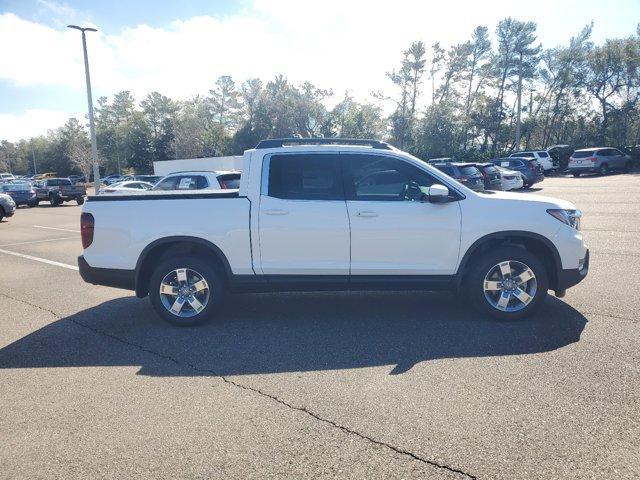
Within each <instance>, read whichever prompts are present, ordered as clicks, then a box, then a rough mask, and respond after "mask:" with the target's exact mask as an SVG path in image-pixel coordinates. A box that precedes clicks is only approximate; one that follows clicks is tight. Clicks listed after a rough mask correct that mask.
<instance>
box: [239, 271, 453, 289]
mask: <svg viewBox="0 0 640 480" xmlns="http://www.w3.org/2000/svg"><path fill="white" fill-rule="evenodd" d="M455 279H456V276H455V275H357V276H352V277H349V276H347V275H259V276H256V275H233V276H232V277H231V279H230V287H231V291H232V292H234V293H248V292H315V291H344V290H349V291H385V290H386V291H407V290H425V291H436V290H449V289H453V288H455V285H456V282H455Z"/></svg>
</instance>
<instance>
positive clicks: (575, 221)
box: [547, 208, 582, 230]
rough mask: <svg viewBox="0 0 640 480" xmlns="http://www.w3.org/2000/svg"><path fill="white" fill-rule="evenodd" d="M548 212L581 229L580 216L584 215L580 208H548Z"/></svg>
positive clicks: (566, 223)
mask: <svg viewBox="0 0 640 480" xmlns="http://www.w3.org/2000/svg"><path fill="white" fill-rule="evenodd" d="M547 213H548V214H549V215H551V216H552V217H554V218H557V219H558V220H560V221H561V222H562V223H564V224H565V225H569V226H570V227H572V228H575V229H576V230H580V218H581V217H582V212H581V211H580V210H564V209H560V208H558V209H555V208H550V209H549V210H547Z"/></svg>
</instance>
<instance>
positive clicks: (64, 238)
mask: <svg viewBox="0 0 640 480" xmlns="http://www.w3.org/2000/svg"><path fill="white" fill-rule="evenodd" d="M77 239H78V237H59V238H47V239H46V240H32V241H30V242H16V243H5V244H4V245H0V247H13V246H15V245H31V244H33V243H44V242H55V241H56V240H77Z"/></svg>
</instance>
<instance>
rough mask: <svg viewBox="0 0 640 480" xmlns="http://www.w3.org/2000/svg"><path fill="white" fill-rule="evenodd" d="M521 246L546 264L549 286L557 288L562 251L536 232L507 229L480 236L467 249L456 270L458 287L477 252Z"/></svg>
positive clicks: (553, 288)
mask: <svg viewBox="0 0 640 480" xmlns="http://www.w3.org/2000/svg"><path fill="white" fill-rule="evenodd" d="M505 245H509V246H520V247H523V248H525V250H527V251H530V252H531V253H533V254H535V255H536V256H537V257H538V258H539V259H540V261H541V262H542V264H543V265H544V266H545V268H546V270H547V273H548V275H549V288H550V289H552V290H555V289H556V286H557V283H558V278H559V273H560V271H561V270H562V260H561V259H560V253H559V252H558V249H557V248H556V246H555V245H554V244H553V242H552V241H551V240H549V239H548V238H547V237H545V236H543V235H540V234H538V233H534V232H526V231H520V230H507V231H502V232H494V233H490V234H488V235H485V236H483V237H480V238H479V239H477V240H476V241H475V242H473V243H472V244H471V246H470V247H469V248H468V249H467V251H466V252H465V254H464V256H463V257H462V260H461V261H460V264H459V266H458V271H457V272H456V287H457V288H460V287H461V286H462V282H463V280H464V277H465V275H466V273H467V272H468V271H469V268H470V267H471V266H472V265H473V262H474V259H475V256H476V254H478V253H481V252H482V251H486V250H488V249H490V248H498V247H501V246H505Z"/></svg>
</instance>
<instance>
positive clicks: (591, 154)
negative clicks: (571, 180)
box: [568, 147, 633, 177]
mask: <svg viewBox="0 0 640 480" xmlns="http://www.w3.org/2000/svg"><path fill="white" fill-rule="evenodd" d="M632 168H633V162H632V160H631V157H630V156H629V155H626V154H624V153H622V152H621V151H620V150H618V149H617V148H609V147H599V148H583V149H581V150H576V151H575V152H573V154H572V155H571V156H570V157H569V165H568V170H569V173H572V174H573V176H574V177H579V176H580V174H581V173H587V172H595V173H599V174H600V175H606V174H607V173H609V172H610V171H611V170H623V171H625V172H630V171H631V169H632Z"/></svg>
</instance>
